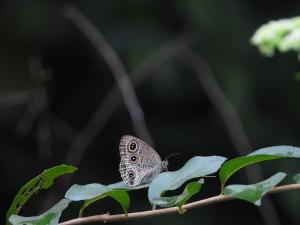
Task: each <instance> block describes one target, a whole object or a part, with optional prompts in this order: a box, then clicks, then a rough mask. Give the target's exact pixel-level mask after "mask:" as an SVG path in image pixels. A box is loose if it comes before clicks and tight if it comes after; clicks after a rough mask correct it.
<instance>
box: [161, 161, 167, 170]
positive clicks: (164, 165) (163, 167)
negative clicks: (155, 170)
mask: <svg viewBox="0 0 300 225" xmlns="http://www.w3.org/2000/svg"><path fill="white" fill-rule="evenodd" d="M168 165H169V162H168V160H167V159H166V160H164V161H162V162H161V167H162V169H163V171H168Z"/></svg>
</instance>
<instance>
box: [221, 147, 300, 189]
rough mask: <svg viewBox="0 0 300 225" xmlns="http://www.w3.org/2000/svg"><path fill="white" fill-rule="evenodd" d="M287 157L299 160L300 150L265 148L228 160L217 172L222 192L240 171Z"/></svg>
mask: <svg viewBox="0 0 300 225" xmlns="http://www.w3.org/2000/svg"><path fill="white" fill-rule="evenodd" d="M288 157H294V158H299V157H300V148H298V147H293V146H285V145H282V146H273V147H267V148H262V149H259V150H257V151H254V152H252V153H250V154H248V155H247V156H241V157H237V158H235V159H232V160H229V161H227V162H225V163H224V164H223V165H222V167H221V169H220V172H219V176H220V181H221V185H222V190H223V188H224V186H225V183H226V181H227V180H228V179H229V178H230V177H231V176H232V175H233V174H234V173H236V172H237V171H239V170H240V169H242V168H244V167H246V166H249V165H251V164H254V163H258V162H263V161H268V160H273V159H280V158H288Z"/></svg>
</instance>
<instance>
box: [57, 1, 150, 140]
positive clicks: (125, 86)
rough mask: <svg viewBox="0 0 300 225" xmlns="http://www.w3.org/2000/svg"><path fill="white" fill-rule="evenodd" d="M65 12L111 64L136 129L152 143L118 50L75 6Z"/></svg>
mask: <svg viewBox="0 0 300 225" xmlns="http://www.w3.org/2000/svg"><path fill="white" fill-rule="evenodd" d="M63 12H64V15H65V16H66V17H67V18H68V19H69V20H70V21H71V22H73V24H74V25H75V26H76V27H77V28H78V29H79V30H80V31H81V32H82V33H83V34H84V35H85V36H86V38H87V39H88V40H89V41H90V42H91V43H92V44H93V45H94V47H95V48H96V49H97V51H98V53H99V54H100V55H101V56H102V57H103V58H104V60H105V61H106V63H107V64H108V65H109V67H110V69H111V71H112V73H113V75H114V77H115V80H116V83H117V84H118V87H119V89H120V91H121V94H122V97H123V100H124V102H125V105H126V107H127V109H128V111H129V114H130V117H131V120H132V123H133V127H134V130H135V131H136V133H137V134H138V136H139V137H140V138H142V139H143V140H145V141H147V142H148V143H150V144H152V143H153V141H152V138H151V135H150V132H149V130H148V128H147V126H146V122H145V118H144V112H143V109H142V107H141V104H140V103H139V101H138V99H137V96H136V93H135V90H134V87H133V85H132V83H131V81H130V79H129V76H128V74H127V72H126V69H125V67H124V65H123V63H122V62H121V60H120V58H119V56H118V55H117V53H116V51H115V50H114V49H113V48H112V47H111V45H110V44H109V43H108V42H107V41H106V40H105V38H104V36H103V35H102V34H101V32H100V31H99V30H97V28H96V27H95V26H94V25H93V24H92V23H91V22H90V21H89V20H88V19H87V18H86V17H85V16H84V15H83V14H82V13H81V12H80V11H79V10H78V9H77V8H76V7H75V6H72V5H69V6H66V7H65V9H64V11H63Z"/></svg>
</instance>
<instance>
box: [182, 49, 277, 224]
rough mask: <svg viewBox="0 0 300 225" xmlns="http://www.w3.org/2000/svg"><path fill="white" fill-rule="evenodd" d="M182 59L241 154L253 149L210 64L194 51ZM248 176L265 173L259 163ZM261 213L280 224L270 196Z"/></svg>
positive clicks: (256, 177)
mask: <svg viewBox="0 0 300 225" xmlns="http://www.w3.org/2000/svg"><path fill="white" fill-rule="evenodd" d="M180 59H181V60H182V62H183V63H184V64H186V65H187V66H189V67H190V68H191V69H192V70H194V71H195V74H196V75H197V77H198V79H199V81H200V84H201V86H202V88H203V89H204V91H205V92H206V94H207V96H208V98H209V99H210V101H211V102H212V104H213V105H214V106H215V108H216V109H217V110H218V112H219V113H220V115H221V117H222V118H223V121H224V123H225V126H226V128H227V130H228V133H229V135H230V139H231V141H232V143H233V145H234V147H235V150H236V151H237V153H238V154H239V155H246V154H248V153H249V151H250V150H251V149H252V147H251V144H250V141H249V139H248V137H247V135H246V131H245V130H244V128H243V125H242V122H241V119H240V117H239V113H238V111H237V110H236V108H235V106H234V105H233V104H232V103H231V102H230V100H229V99H228V98H227V97H226V95H225V93H224V91H223V90H222V88H221V87H220V85H219V84H218V82H217V80H216V79H215V76H214V74H213V72H212V70H211V69H210V67H209V65H208V64H207V63H206V62H205V60H203V59H202V58H201V56H200V55H199V54H197V53H195V52H193V51H189V50H187V51H186V53H185V54H183V55H181V57H180ZM245 171H246V176H247V179H248V180H249V182H251V183H253V182H255V181H257V180H262V179H263V173H262V170H261V168H260V167H259V166H258V165H254V166H253V167H251V168H247V169H246V170H245ZM259 211H260V214H261V216H262V218H263V220H264V223H265V224H266V225H280V220H279V217H278V214H277V212H276V209H275V207H274V205H273V203H272V201H271V200H270V199H269V198H266V199H265V204H264V205H263V207H260V208H259Z"/></svg>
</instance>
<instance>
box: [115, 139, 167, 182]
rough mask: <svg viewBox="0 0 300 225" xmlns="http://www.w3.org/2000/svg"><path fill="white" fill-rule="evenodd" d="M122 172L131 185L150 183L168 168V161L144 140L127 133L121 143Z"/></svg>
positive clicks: (125, 180)
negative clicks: (162, 158)
mask: <svg viewBox="0 0 300 225" xmlns="http://www.w3.org/2000/svg"><path fill="white" fill-rule="evenodd" d="M119 150H120V156H121V162H120V169H119V170H120V173H121V177H122V179H123V181H124V182H125V183H126V184H127V185H128V186H130V187H135V186H137V185H140V184H146V183H150V182H151V181H152V180H153V179H154V178H155V177H156V176H157V175H158V174H160V173H161V172H162V171H166V170H167V166H168V161H167V160H164V161H162V160H161V158H160V156H159V155H158V153H157V152H156V151H155V150H154V149H153V148H152V147H150V146H149V145H148V144H146V143H145V142H143V141H142V140H140V139H138V138H136V137H133V136H130V135H125V136H123V137H122V138H121V141H120V145H119Z"/></svg>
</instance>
